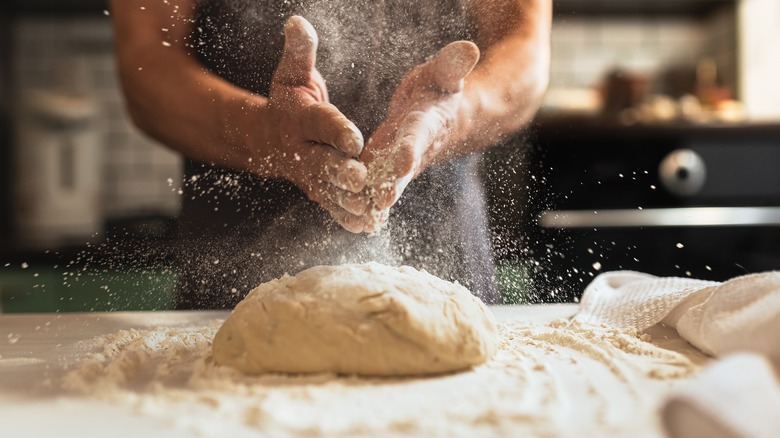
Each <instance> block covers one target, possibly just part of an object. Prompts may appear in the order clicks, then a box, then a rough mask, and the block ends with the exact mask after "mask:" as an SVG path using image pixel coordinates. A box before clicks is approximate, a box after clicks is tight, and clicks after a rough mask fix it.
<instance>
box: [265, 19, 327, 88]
mask: <svg viewBox="0 0 780 438" xmlns="http://www.w3.org/2000/svg"><path fill="white" fill-rule="evenodd" d="M317 43H318V39H317V32H316V31H315V30H314V27H313V26H312V25H311V23H309V22H308V21H307V20H306V19H305V18H303V17H300V16H298V15H293V16H292V17H290V18H288V19H287V21H286V22H285V23H284V50H283V51H282V57H281V59H280V60H279V65H278V66H277V67H276V73H275V75H274V80H275V81H276V82H280V83H283V84H286V85H297V84H301V83H305V82H306V81H308V80H309V78H310V77H311V74H312V71H313V70H314V64H315V62H316V61H317Z"/></svg>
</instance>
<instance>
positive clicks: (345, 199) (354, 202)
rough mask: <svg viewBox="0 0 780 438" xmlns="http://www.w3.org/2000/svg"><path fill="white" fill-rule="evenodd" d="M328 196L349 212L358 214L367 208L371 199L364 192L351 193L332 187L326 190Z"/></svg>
mask: <svg viewBox="0 0 780 438" xmlns="http://www.w3.org/2000/svg"><path fill="white" fill-rule="evenodd" d="M328 198H329V199H330V200H331V201H333V202H335V203H336V205H338V206H339V207H341V208H343V209H344V210H346V211H347V212H348V213H350V214H354V215H356V216H360V215H362V214H364V213H365V212H366V211H367V210H368V206H369V205H370V204H371V199H370V198H369V197H368V195H367V194H365V193H352V192H347V191H345V190H338V189H335V188H334V189H333V190H331V191H329V192H328Z"/></svg>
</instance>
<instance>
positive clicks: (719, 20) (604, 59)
mask: <svg viewBox="0 0 780 438" xmlns="http://www.w3.org/2000/svg"><path fill="white" fill-rule="evenodd" d="M552 29H553V30H552V64H551V78H550V88H581V87H594V86H598V85H599V84H600V83H601V81H602V79H603V78H604V76H605V74H606V73H607V72H608V71H610V70H611V69H613V68H622V69H626V70H630V71H633V72H637V73H644V74H647V75H649V76H653V75H655V74H657V73H661V72H662V71H663V70H664V69H665V68H667V67H670V66H693V65H695V64H696V62H697V61H698V60H699V59H700V58H701V57H702V56H704V55H709V56H714V57H716V59H717V60H718V61H719V66H720V65H721V64H723V65H722V68H723V70H724V72H723V73H724V74H725V76H727V78H728V80H730V81H731V80H733V72H734V71H735V66H734V59H733V57H734V53H735V44H734V42H733V41H734V40H735V32H736V30H735V26H734V14H733V11H732V10H724V11H723V12H719V13H716V14H713V16H712V17H707V18H705V19H696V18H675V17H647V18H644V17H626V18H623V17H613V18H579V17H571V18H570V17H557V18H556V19H555V21H554V23H553V28H552Z"/></svg>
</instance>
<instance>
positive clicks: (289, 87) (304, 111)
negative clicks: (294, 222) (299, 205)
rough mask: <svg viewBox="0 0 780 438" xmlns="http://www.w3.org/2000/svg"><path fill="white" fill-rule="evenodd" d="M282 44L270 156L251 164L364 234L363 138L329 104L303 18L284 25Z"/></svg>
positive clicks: (272, 98)
mask: <svg viewBox="0 0 780 438" xmlns="http://www.w3.org/2000/svg"><path fill="white" fill-rule="evenodd" d="M284 34H285V45H284V51H283V52H282V57H281V60H280V61H279V65H278V67H277V69H276V72H275V73H274V76H273V79H272V81H271V90H270V93H269V98H268V116H267V117H266V122H267V124H266V126H265V129H267V132H268V133H269V136H268V138H270V140H269V141H270V142H271V146H272V147H273V150H274V152H273V153H272V154H271V155H270V156H263V157H259V161H260V162H259V163H256V164H255V165H256V166H258V167H260V168H264V169H268V168H270V172H269V173H271V174H273V175H277V176H281V177H283V178H285V179H287V180H289V181H291V182H292V183H294V184H295V185H296V186H298V187H299V188H300V189H301V190H303V192H304V193H306V195H307V196H308V197H309V199H311V200H312V201H315V202H317V203H319V204H320V205H321V206H322V207H323V208H325V209H326V210H327V211H328V212H329V213H330V215H331V216H332V217H333V219H335V220H336V221H337V222H338V223H339V224H341V225H342V226H343V227H344V228H346V229H348V230H350V231H354V232H359V231H361V230H362V226H361V223H362V221H361V219H360V217H359V215H362V214H363V213H364V212H365V211H366V209H367V206H368V200H367V199H366V198H365V197H364V196H360V195H358V193H359V192H361V191H362V190H363V188H364V187H365V183H366V167H365V166H364V165H363V164H362V163H360V162H359V161H358V160H357V159H356V157H357V156H358V155H360V153H361V151H362V150H363V136H362V135H361V133H360V131H359V130H358V129H357V127H356V126H355V125H354V124H353V123H352V122H351V121H350V120H348V119H347V118H346V117H345V116H344V115H343V114H342V113H341V112H340V111H339V110H338V109H336V107H335V106H333V105H332V104H330V103H328V93H327V90H326V87H325V82H324V81H323V79H322V76H321V75H320V73H319V72H318V71H317V69H316V67H315V62H316V56H317V55H316V52H317V33H316V32H315V31H314V28H313V27H312V25H311V24H310V23H309V22H308V21H306V20H305V19H304V18H302V17H298V16H293V17H290V18H289V19H288V20H287V22H286V23H285V26H284Z"/></svg>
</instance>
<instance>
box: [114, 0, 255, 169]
mask: <svg viewBox="0 0 780 438" xmlns="http://www.w3.org/2000/svg"><path fill="white" fill-rule="evenodd" d="M144 3H147V4H146V6H144V9H141V5H143V4H144ZM131 4H132V5H131ZM111 6H112V13H113V14H112V15H113V19H114V23H115V29H116V34H117V35H116V37H117V42H118V44H117V53H118V64H119V71H120V77H121V80H122V86H123V89H124V92H125V93H124V94H125V96H126V101H127V109H128V112H129V114H130V116H131V118H132V119H133V121H134V123H135V124H136V125H137V126H138V127H139V128H140V129H141V130H143V131H144V132H145V133H147V134H148V135H149V136H151V137H153V138H155V139H157V140H159V141H160V142H162V143H163V144H165V145H167V146H169V147H171V148H173V149H176V150H178V151H180V152H181V153H182V154H184V155H185V156H187V157H190V158H192V159H196V160H199V161H202V162H206V163H210V164H216V165H220V166H226V167H232V168H237V169H250V168H251V169H253V170H255V167H256V165H257V164H258V163H256V162H255V163H252V161H253V160H251V158H253V157H257V156H262V154H263V152H264V151H262V150H258V149H262V148H263V145H267V144H268V143H269V141H263V139H266V138H268V135H267V132H265V131H267V129H266V127H265V124H264V123H263V121H264V120H265V119H266V117H265V112H266V111H267V99H265V98H264V97H262V96H257V95H252V94H250V93H249V92H247V91H246V90H243V89H241V88H238V87H235V86H234V85H232V84H230V83H228V82H227V81H225V80H224V79H222V78H220V77H218V76H216V75H215V74H213V73H211V72H209V71H207V70H206V69H205V68H204V67H203V66H202V65H201V64H200V63H199V62H198V60H197V59H195V58H194V57H193V56H191V55H190V54H189V53H188V52H189V49H188V48H187V47H186V45H185V43H186V37H187V35H188V34H189V31H190V29H189V28H188V27H191V24H190V23H191V22H192V16H191V14H192V11H191V8H192V5H191V3H190V2H187V1H182V2H178V4H177V3H175V2H170V3H167V2H166V3H163V2H155V1H149V2H129V1H127V0H115V1H113V2H112V4H111ZM188 8H189V9H188ZM250 124H251V125H252V126H245V125H250ZM249 138H252V139H253V141H252V143H251V144H250V143H249V142H248V141H247V140H248V139H249ZM265 152H266V153H270V150H269V151H265ZM255 161H257V160H255Z"/></svg>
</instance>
